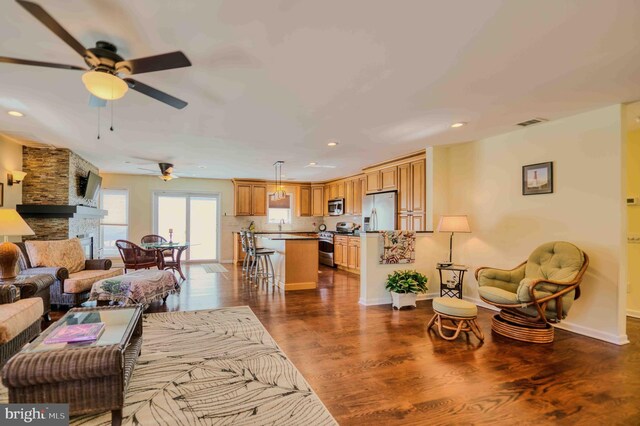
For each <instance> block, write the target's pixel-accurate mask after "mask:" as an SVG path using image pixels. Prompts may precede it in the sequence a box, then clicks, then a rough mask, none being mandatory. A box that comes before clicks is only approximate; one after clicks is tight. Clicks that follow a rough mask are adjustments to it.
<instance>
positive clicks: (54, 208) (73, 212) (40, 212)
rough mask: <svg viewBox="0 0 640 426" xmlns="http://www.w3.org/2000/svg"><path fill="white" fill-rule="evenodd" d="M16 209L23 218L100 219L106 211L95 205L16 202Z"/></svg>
mask: <svg viewBox="0 0 640 426" xmlns="http://www.w3.org/2000/svg"><path fill="white" fill-rule="evenodd" d="M16 210H17V211H18V213H20V216H22V217H24V218H30V217H41V218H67V219H69V218H75V219H102V218H103V217H105V216H106V215H107V213H108V212H107V211H106V210H102V209H98V208H95V207H87V206H67V205H52V204H44V205H43V204H18V205H17V206H16Z"/></svg>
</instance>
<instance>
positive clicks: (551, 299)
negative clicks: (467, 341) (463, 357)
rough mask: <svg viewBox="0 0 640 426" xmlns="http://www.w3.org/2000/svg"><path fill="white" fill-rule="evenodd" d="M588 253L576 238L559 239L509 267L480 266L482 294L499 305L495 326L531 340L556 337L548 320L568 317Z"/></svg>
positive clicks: (501, 331)
mask: <svg viewBox="0 0 640 426" xmlns="http://www.w3.org/2000/svg"><path fill="white" fill-rule="evenodd" d="M588 266H589V256H587V254H586V253H584V252H583V251H582V250H580V249H579V248H578V247H576V246H574V245H573V244H571V243H567V242H564V241H554V242H550V243H546V244H543V245H541V246H540V247H538V248H536V249H535V250H534V251H533V252H532V253H531V255H529V258H528V259H527V261H525V262H523V263H521V264H520V265H518V266H516V267H515V268H513V269H510V270H504V269H496V268H487V267H483V268H479V269H478V270H477V271H476V274H475V275H476V280H477V281H478V292H479V293H480V298H481V299H482V300H483V301H484V302H486V303H489V304H491V305H494V306H497V307H499V308H500V309H501V310H500V313H499V314H498V315H496V316H495V317H494V318H493V322H492V330H493V331H495V332H496V333H498V334H501V335H503V336H506V337H510V338H512V339H516V340H521V341H524V342H530V343H551V342H553V327H552V326H551V325H550V324H549V323H557V322H560V321H561V320H563V319H564V318H565V317H566V316H567V313H568V312H569V309H570V308H571V305H572V304H573V301H574V300H575V299H578V298H579V297H580V288H579V285H580V283H581V282H582V277H583V276H584V273H585V271H586V270H587V267H588Z"/></svg>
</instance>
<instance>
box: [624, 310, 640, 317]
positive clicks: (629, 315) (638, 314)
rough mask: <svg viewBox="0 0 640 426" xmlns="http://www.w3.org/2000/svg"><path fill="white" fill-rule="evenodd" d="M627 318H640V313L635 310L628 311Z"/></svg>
mask: <svg viewBox="0 0 640 426" xmlns="http://www.w3.org/2000/svg"><path fill="white" fill-rule="evenodd" d="M627 316H628V317H632V318H640V311H637V310H635V309H627Z"/></svg>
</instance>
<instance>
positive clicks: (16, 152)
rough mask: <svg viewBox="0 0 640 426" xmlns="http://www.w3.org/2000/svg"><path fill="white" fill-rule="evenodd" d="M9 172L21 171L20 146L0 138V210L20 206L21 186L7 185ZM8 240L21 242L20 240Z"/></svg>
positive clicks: (16, 238)
mask: <svg viewBox="0 0 640 426" xmlns="http://www.w3.org/2000/svg"><path fill="white" fill-rule="evenodd" d="M11 170H22V145H18V144H17V143H13V142H9V141H6V140H3V139H2V138H0V183H3V184H4V205H3V207H0V208H7V209H15V208H16V205H17V204H22V184H16V185H13V186H8V185H7V173H8V172H9V171H11ZM26 179H29V177H28V176H27V177H26ZM10 240H11V241H21V238H20V237H11V238H10Z"/></svg>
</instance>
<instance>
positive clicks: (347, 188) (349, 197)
mask: <svg viewBox="0 0 640 426" xmlns="http://www.w3.org/2000/svg"><path fill="white" fill-rule="evenodd" d="M343 186H344V192H345V194H344V213H345V214H354V213H353V202H354V196H353V186H354V181H353V179H349V180H347V181H346V182H344V185H343Z"/></svg>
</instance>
